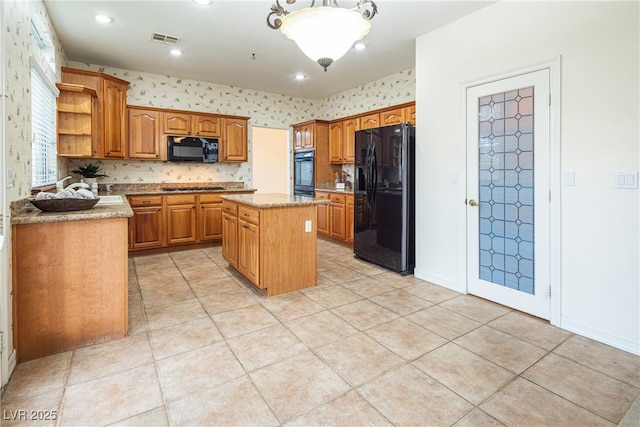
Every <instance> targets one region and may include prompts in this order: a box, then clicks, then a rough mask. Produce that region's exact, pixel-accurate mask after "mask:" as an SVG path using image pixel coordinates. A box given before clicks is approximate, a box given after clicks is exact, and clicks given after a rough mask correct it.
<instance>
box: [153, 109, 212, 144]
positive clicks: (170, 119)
mask: <svg viewBox="0 0 640 427" xmlns="http://www.w3.org/2000/svg"><path fill="white" fill-rule="evenodd" d="M222 121H223V119H222V118H221V117H220V116H217V115H213V114H189V113H182V112H177V111H176V112H174V111H167V112H163V113H162V131H163V132H164V133H165V134H167V135H189V136H201V137H205V138H209V137H213V138H216V137H220V136H222V125H221V122H222Z"/></svg>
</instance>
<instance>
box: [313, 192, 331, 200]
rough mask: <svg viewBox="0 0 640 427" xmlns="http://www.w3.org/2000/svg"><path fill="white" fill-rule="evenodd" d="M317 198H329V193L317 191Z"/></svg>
mask: <svg viewBox="0 0 640 427" xmlns="http://www.w3.org/2000/svg"><path fill="white" fill-rule="evenodd" d="M316 199H329V193H321V192H319V191H316Z"/></svg>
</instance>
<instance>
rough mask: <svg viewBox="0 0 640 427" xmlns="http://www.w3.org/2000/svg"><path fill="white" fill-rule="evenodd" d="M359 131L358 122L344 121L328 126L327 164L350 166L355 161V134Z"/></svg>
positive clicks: (353, 120)
mask: <svg viewBox="0 0 640 427" xmlns="http://www.w3.org/2000/svg"><path fill="white" fill-rule="evenodd" d="M359 129H360V121H359V120H358V119H357V118H356V119H346V120H341V121H338V122H331V124H330V125H329V162H330V163H332V164H351V163H353V162H354V160H355V156H354V153H355V134H356V131H357V130H359Z"/></svg>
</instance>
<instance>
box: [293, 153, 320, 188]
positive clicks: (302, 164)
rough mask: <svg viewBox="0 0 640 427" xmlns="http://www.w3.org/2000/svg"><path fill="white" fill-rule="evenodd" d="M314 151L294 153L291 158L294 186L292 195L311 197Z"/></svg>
mask: <svg viewBox="0 0 640 427" xmlns="http://www.w3.org/2000/svg"><path fill="white" fill-rule="evenodd" d="M315 156H316V152H315V150H308V151H296V152H295V154H294V156H293V164H294V168H293V170H294V186H293V194H295V195H298V196H311V197H313V189H314V184H315V182H314V178H313V173H314V166H315Z"/></svg>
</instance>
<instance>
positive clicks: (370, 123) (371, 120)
mask: <svg viewBox="0 0 640 427" xmlns="http://www.w3.org/2000/svg"><path fill="white" fill-rule="evenodd" d="M380 126H381V125H380V114H379V113H374V114H367V115H365V116H362V117H360V130H364V129H373V128H377V127H380Z"/></svg>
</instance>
